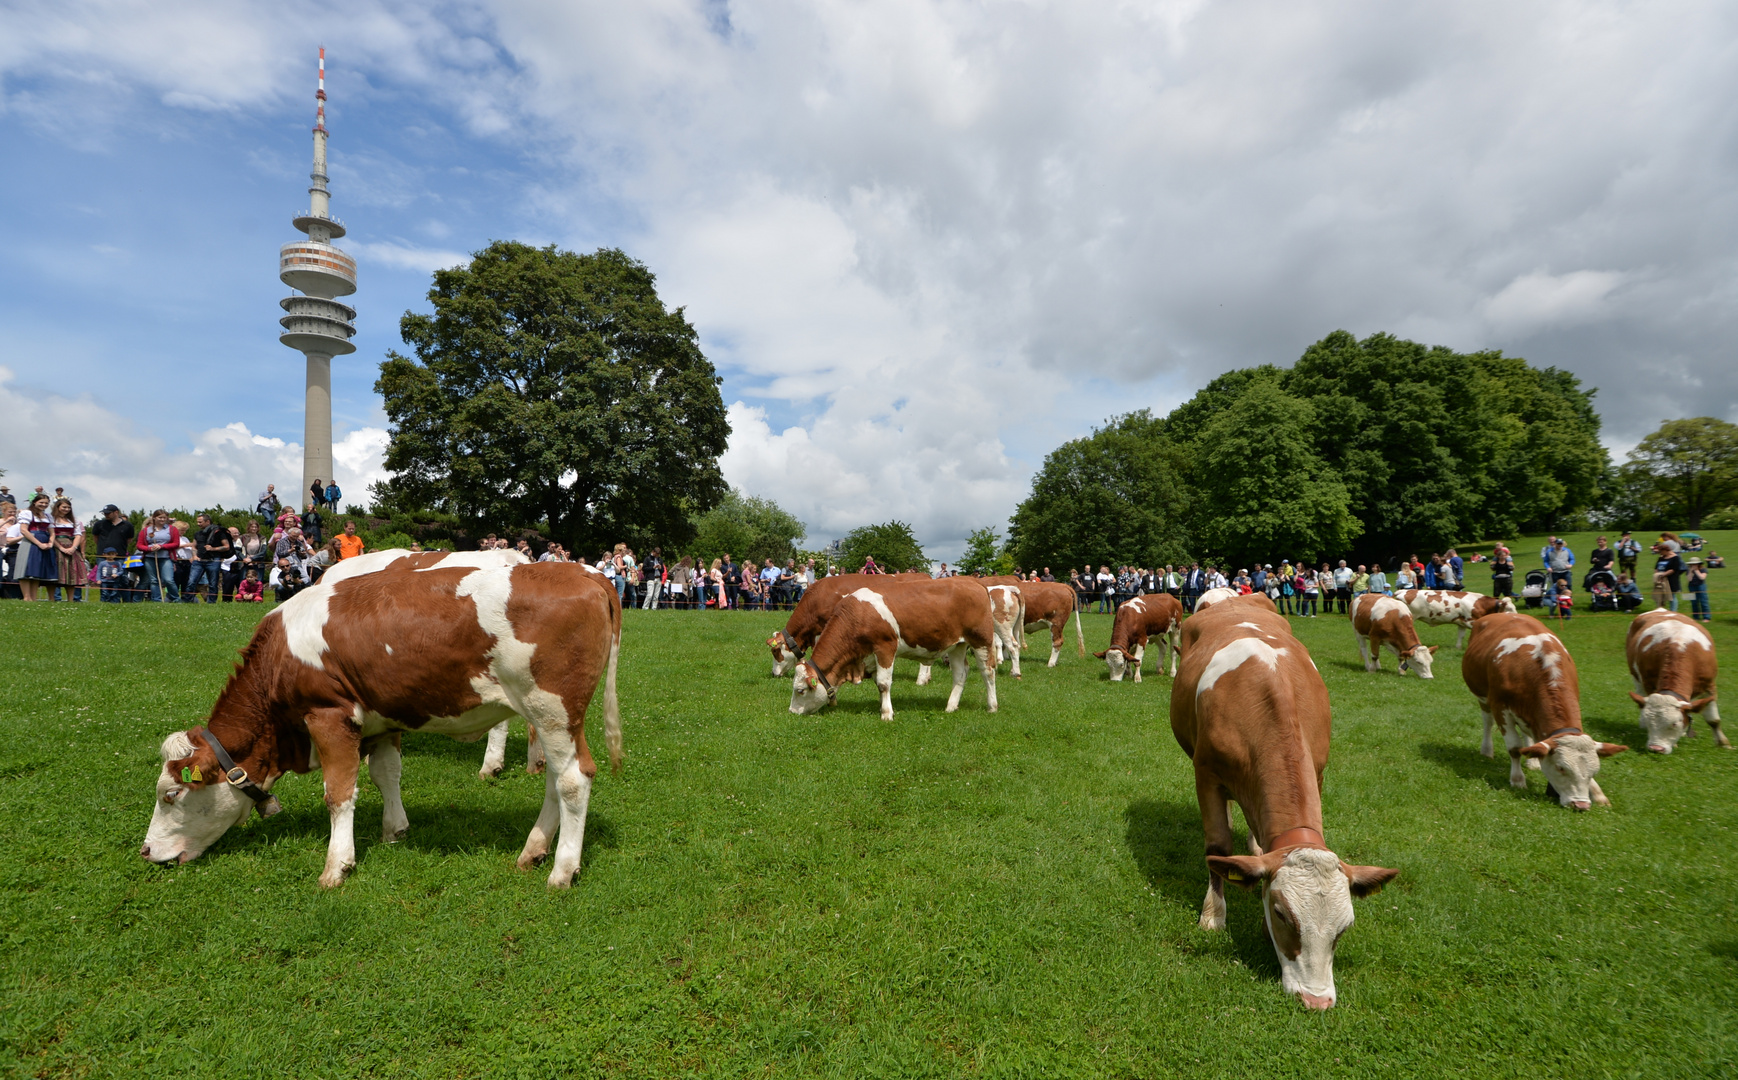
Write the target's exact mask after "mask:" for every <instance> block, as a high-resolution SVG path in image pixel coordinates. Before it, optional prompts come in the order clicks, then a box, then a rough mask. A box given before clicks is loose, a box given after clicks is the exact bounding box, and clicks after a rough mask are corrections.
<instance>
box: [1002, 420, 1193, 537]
mask: <svg viewBox="0 0 1738 1080" xmlns="http://www.w3.org/2000/svg"><path fill="white" fill-rule="evenodd" d="M1184 473H1185V468H1184V455H1183V452H1182V451H1181V449H1180V448H1179V447H1178V446H1177V445H1176V443H1175V442H1174V441H1173V440H1171V439H1170V438H1168V437H1167V436H1166V435H1165V433H1164V430H1163V423H1162V422H1161V421H1159V420H1155V419H1154V418H1153V416H1152V414H1151V413H1149V412H1147V411H1145V410H1142V411H1140V412H1135V413H1129V414H1128V415H1126V416H1119V417H1117V418H1116V419H1114V420H1112V421H1110V423H1108V424H1106V425H1105V426H1104V427H1103V428H1101V429H1099V430H1097V431H1094V432H1093V433H1092V434H1091V435H1089V436H1087V437H1086V438H1084V439H1075V440H1073V441H1072V442H1067V443H1063V444H1062V445H1061V446H1059V447H1057V448H1056V449H1055V450H1053V451H1051V452H1050V454H1049V456H1047V457H1046V458H1045V459H1044V467H1043V468H1042V469H1040V470H1039V471H1038V475H1037V476H1035V477H1033V478H1032V494H1031V495H1030V496H1029V497H1027V499H1026V501H1025V502H1023V503H1021V504H1020V506H1019V508H1018V509H1017V510H1015V511H1014V517H1013V528H1012V530H1011V531H1010V534H1009V538H1008V547H1009V548H1010V550H1011V551H1012V552H1013V555H1014V560H1015V562H1017V563H1018V564H1019V565H1020V566H1022V567H1026V568H1042V567H1045V566H1049V567H1051V568H1053V571H1065V570H1066V568H1067V567H1070V566H1082V565H1084V564H1086V563H1091V564H1093V565H1094V566H1097V565H1099V564H1100V563H1112V564H1115V565H1119V566H1120V565H1123V564H1128V565H1132V566H1163V565H1165V564H1166V563H1176V562H1186V561H1187V555H1188V550H1189V539H1188V531H1187V527H1186V523H1185V515H1186V513H1187V509H1188V498H1187V493H1186V488H1185V477H1184Z"/></svg>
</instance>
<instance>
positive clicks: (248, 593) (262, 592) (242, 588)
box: [235, 568, 266, 604]
mask: <svg viewBox="0 0 1738 1080" xmlns="http://www.w3.org/2000/svg"><path fill="white" fill-rule="evenodd" d="M235 598H236V599H237V600H245V601H247V602H248V603H250V604H257V603H260V602H261V601H263V600H264V599H265V598H266V587H265V585H264V584H262V583H261V582H260V579H259V571H258V570H254V569H251V568H250V569H249V570H248V572H247V576H246V577H245V578H243V579H242V581H241V584H240V585H238V586H236V589H235Z"/></svg>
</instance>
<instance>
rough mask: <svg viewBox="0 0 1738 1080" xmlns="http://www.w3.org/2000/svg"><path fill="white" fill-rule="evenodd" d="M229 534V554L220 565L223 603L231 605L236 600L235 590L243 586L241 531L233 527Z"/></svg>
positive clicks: (229, 529) (228, 530)
mask: <svg viewBox="0 0 1738 1080" xmlns="http://www.w3.org/2000/svg"><path fill="white" fill-rule="evenodd" d="M225 531H226V532H228V533H229V554H228V556H226V557H225V558H224V560H223V561H222V562H221V563H219V564H218V566H219V569H221V570H222V571H223V602H224V603H226V604H227V603H230V602H231V601H233V600H234V599H235V590H236V588H237V587H238V586H240V585H241V574H242V559H241V530H240V529H238V528H236V527H235V526H234V525H231V526H230V527H229V528H228V529H227V530H225Z"/></svg>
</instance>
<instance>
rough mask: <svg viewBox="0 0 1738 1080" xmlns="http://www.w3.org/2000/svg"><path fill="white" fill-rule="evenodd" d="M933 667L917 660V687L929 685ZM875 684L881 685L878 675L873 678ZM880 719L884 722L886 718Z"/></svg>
mask: <svg viewBox="0 0 1738 1080" xmlns="http://www.w3.org/2000/svg"><path fill="white" fill-rule="evenodd" d="M887 666H888V667H892V666H893V665H892V664H889V665H887ZM933 667H934V665H933V664H928V663H925V662H923V661H922V660H919V661H918V662H917V685H919V686H928V685H929V680H930V679H931V678H933V677H934V674H935V673H934V672H933V671H932V670H931V669H932V668H933ZM875 683H876V685H877V686H879V685H880V684H881V676H880V674H879V673H877V674H876V676H875ZM882 719H883V720H885V719H887V718H886V717H882Z"/></svg>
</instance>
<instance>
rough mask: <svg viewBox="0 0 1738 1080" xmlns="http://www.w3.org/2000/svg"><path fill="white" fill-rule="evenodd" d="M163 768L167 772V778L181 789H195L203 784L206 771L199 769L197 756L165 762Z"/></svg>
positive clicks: (192, 755)
mask: <svg viewBox="0 0 1738 1080" xmlns="http://www.w3.org/2000/svg"><path fill="white" fill-rule="evenodd" d="M163 767H164V768H165V769H168V770H169V776H170V777H171V778H172V779H173V780H174V781H175V782H176V783H178V784H180V785H181V786H182V787H189V788H197V787H203V786H204V784H205V781H206V771H205V770H204V769H202V768H200V767H199V755H198V754H189V755H188V756H187V757H184V758H176V759H175V760H173V761H166V762H164V763H163Z"/></svg>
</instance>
